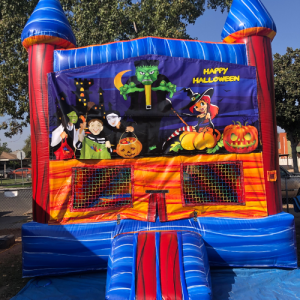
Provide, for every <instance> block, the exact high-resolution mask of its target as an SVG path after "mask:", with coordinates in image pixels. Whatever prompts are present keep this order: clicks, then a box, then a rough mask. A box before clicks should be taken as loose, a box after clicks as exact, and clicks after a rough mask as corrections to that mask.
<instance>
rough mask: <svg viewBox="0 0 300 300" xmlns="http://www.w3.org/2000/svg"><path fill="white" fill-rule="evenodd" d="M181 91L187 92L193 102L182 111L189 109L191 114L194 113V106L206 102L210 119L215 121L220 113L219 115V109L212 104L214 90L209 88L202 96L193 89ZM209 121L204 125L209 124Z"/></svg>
mask: <svg viewBox="0 0 300 300" xmlns="http://www.w3.org/2000/svg"><path fill="white" fill-rule="evenodd" d="M181 91H185V92H187V95H188V96H189V97H190V99H191V102H190V103H189V104H188V105H186V106H185V107H183V108H182V109H186V108H188V109H189V110H190V112H191V113H193V110H194V106H195V105H196V104H197V103H198V102H199V101H204V102H206V103H207V106H208V108H207V111H208V112H209V113H210V118H211V119H213V118H214V117H215V116H216V115H217V114H218V113H219V107H218V106H216V105H214V104H211V103H210V101H211V97H212V95H213V94H214V89H213V88H209V89H207V90H206V91H204V92H203V93H202V94H199V93H194V92H193V91H192V89H191V88H183V89H181ZM207 122H208V120H205V121H204V122H203V123H207Z"/></svg>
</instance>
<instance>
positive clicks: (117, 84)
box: [114, 70, 131, 90]
mask: <svg viewBox="0 0 300 300" xmlns="http://www.w3.org/2000/svg"><path fill="white" fill-rule="evenodd" d="M129 71H131V70H125V71H122V72H120V73H118V74H117V75H116V77H115V79H114V85H115V87H116V88H117V89H118V90H120V87H122V86H123V83H122V76H123V74H125V73H127V72H129Z"/></svg>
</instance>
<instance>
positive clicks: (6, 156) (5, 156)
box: [0, 151, 18, 160]
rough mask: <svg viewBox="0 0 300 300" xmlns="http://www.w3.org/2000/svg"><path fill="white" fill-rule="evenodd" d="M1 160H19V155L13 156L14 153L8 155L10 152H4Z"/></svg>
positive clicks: (0, 157)
mask: <svg viewBox="0 0 300 300" xmlns="http://www.w3.org/2000/svg"><path fill="white" fill-rule="evenodd" d="M1 159H5V160H6V159H8V160H17V159H18V158H17V155H15V154H12V153H8V152H5V151H3V152H2V153H1V155H0V160H1Z"/></svg>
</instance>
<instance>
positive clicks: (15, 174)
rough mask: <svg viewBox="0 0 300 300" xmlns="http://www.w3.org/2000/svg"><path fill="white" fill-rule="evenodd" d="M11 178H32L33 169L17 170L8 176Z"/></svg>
mask: <svg viewBox="0 0 300 300" xmlns="http://www.w3.org/2000/svg"><path fill="white" fill-rule="evenodd" d="M8 176H9V178H11V179H13V178H19V177H22V176H23V178H31V168H19V169H16V170H14V171H12V172H10V173H9V174H8Z"/></svg>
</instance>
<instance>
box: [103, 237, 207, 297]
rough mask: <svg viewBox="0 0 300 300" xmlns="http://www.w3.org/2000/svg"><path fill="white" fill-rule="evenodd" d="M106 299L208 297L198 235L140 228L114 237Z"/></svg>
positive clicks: (203, 252) (204, 264)
mask: <svg viewBox="0 0 300 300" xmlns="http://www.w3.org/2000/svg"><path fill="white" fill-rule="evenodd" d="M106 299H113V300H118V299H120V300H121V299H122V300H123V299H128V300H129V299H130V300H132V299H137V300H141V299H143V300H144V299H145V300H146V299H147V300H152V299H153V300H155V299H174V300H188V299H190V300H193V299H205V300H206V299H211V281H210V269H209V263H208V257H207V253H206V248H205V245H204V242H203V239H202V237H201V235H200V234H198V233H196V232H191V231H142V232H138V233H124V234H120V235H118V236H116V237H115V238H114V240H113V243H112V250H111V254H110V257H109V262H108V270H107V282H106Z"/></svg>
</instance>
